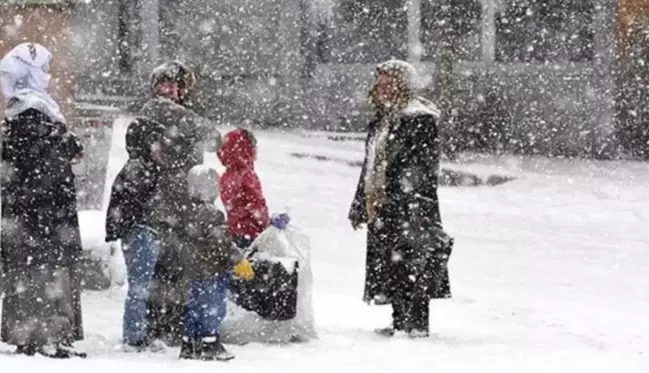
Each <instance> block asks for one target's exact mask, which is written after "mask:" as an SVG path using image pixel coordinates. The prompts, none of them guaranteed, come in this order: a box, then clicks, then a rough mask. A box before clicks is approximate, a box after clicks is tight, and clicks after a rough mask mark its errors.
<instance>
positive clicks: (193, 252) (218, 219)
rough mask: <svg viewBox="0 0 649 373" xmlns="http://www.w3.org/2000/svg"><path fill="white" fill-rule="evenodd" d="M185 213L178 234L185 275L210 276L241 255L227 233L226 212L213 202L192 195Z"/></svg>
mask: <svg viewBox="0 0 649 373" xmlns="http://www.w3.org/2000/svg"><path fill="white" fill-rule="evenodd" d="M184 215H185V217H184V219H183V227H184V228H185V229H184V230H183V232H182V233H180V234H179V237H178V238H179V241H180V246H181V247H180V250H181V253H180V256H181V260H182V264H183V269H184V272H185V278H187V279H192V280H193V279H196V280H202V279H213V278H215V277H216V276H217V275H221V274H224V273H228V272H230V271H231V270H232V268H233V267H234V266H235V265H236V264H237V263H239V261H241V259H243V255H242V254H241V253H240V252H239V249H238V248H237V247H236V246H235V244H234V242H232V239H231V238H230V236H228V227H227V224H226V220H225V214H223V212H222V211H220V210H219V209H218V208H217V207H216V206H215V205H214V203H209V202H204V201H201V200H199V199H192V201H191V203H190V204H189V206H188V208H187V211H186V212H185V214H184Z"/></svg>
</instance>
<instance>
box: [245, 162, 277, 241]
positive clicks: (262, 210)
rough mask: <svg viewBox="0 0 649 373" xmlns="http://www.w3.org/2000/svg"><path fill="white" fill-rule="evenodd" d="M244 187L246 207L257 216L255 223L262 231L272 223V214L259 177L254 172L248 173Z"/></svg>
mask: <svg viewBox="0 0 649 373" xmlns="http://www.w3.org/2000/svg"><path fill="white" fill-rule="evenodd" d="M242 189H243V192H244V195H245V196H247V204H246V209H247V210H248V211H250V212H251V213H252V215H253V216H254V217H255V223H256V224H257V227H259V231H260V232H261V231H263V230H264V229H266V228H267V227H268V226H269V225H270V216H269V214H268V206H267V205H266V199H265V198H264V195H263V192H262V190H261V182H260V181H259V177H257V175H256V174H255V173H254V172H249V173H247V174H246V177H245V178H244V180H243V183H242Z"/></svg>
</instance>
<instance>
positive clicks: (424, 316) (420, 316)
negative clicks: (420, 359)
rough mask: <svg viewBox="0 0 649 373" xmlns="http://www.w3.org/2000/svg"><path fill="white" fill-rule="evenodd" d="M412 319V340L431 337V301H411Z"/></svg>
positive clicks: (415, 299) (410, 332)
mask: <svg viewBox="0 0 649 373" xmlns="http://www.w3.org/2000/svg"><path fill="white" fill-rule="evenodd" d="M411 309H412V311H411V312H412V318H411V329H410V331H409V335H410V337H411V338H425V337H428V335H429V323H430V301H429V300H428V299H427V298H413V299H412V300H411Z"/></svg>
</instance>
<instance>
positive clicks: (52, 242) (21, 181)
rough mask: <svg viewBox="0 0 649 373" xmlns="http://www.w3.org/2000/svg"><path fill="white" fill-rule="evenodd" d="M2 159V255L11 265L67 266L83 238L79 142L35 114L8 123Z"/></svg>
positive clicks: (59, 125)
mask: <svg viewBox="0 0 649 373" xmlns="http://www.w3.org/2000/svg"><path fill="white" fill-rule="evenodd" d="M6 126H7V127H6V128H7V133H5V134H4V138H3V141H2V160H3V162H6V166H8V167H7V169H5V170H3V173H4V175H3V176H4V177H3V180H2V219H3V220H2V253H3V254H2V257H3V263H5V264H6V265H8V266H13V265H18V266H20V265H23V263H27V262H29V263H33V264H39V263H44V264H54V265H69V264H73V263H75V262H76V261H78V260H79V258H80V254H81V234H80V231H79V218H78V215H77V202H76V198H77V197H76V188H75V185H74V174H73V172H72V163H71V160H72V158H73V157H74V156H75V155H76V154H77V153H78V152H79V151H80V149H79V147H78V146H79V145H78V143H77V142H76V141H75V139H74V138H73V137H72V136H71V135H70V134H69V133H68V132H67V130H66V128H65V125H64V124H62V123H51V122H50V120H49V118H48V117H47V116H45V115H44V114H42V113H40V112H38V111H36V110H28V111H25V112H23V113H22V114H20V115H19V116H17V117H15V118H13V119H12V120H9V121H7V122H6Z"/></svg>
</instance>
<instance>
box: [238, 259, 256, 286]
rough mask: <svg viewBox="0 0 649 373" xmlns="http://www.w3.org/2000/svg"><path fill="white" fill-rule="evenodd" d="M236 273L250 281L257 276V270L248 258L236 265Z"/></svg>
mask: <svg viewBox="0 0 649 373" xmlns="http://www.w3.org/2000/svg"><path fill="white" fill-rule="evenodd" d="M234 274H235V276H237V277H239V278H240V279H242V280H245V281H250V280H252V279H253V278H255V270H254V269H252V265H251V264H250V262H249V261H248V259H242V260H240V261H239V263H237V265H235V266H234Z"/></svg>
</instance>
